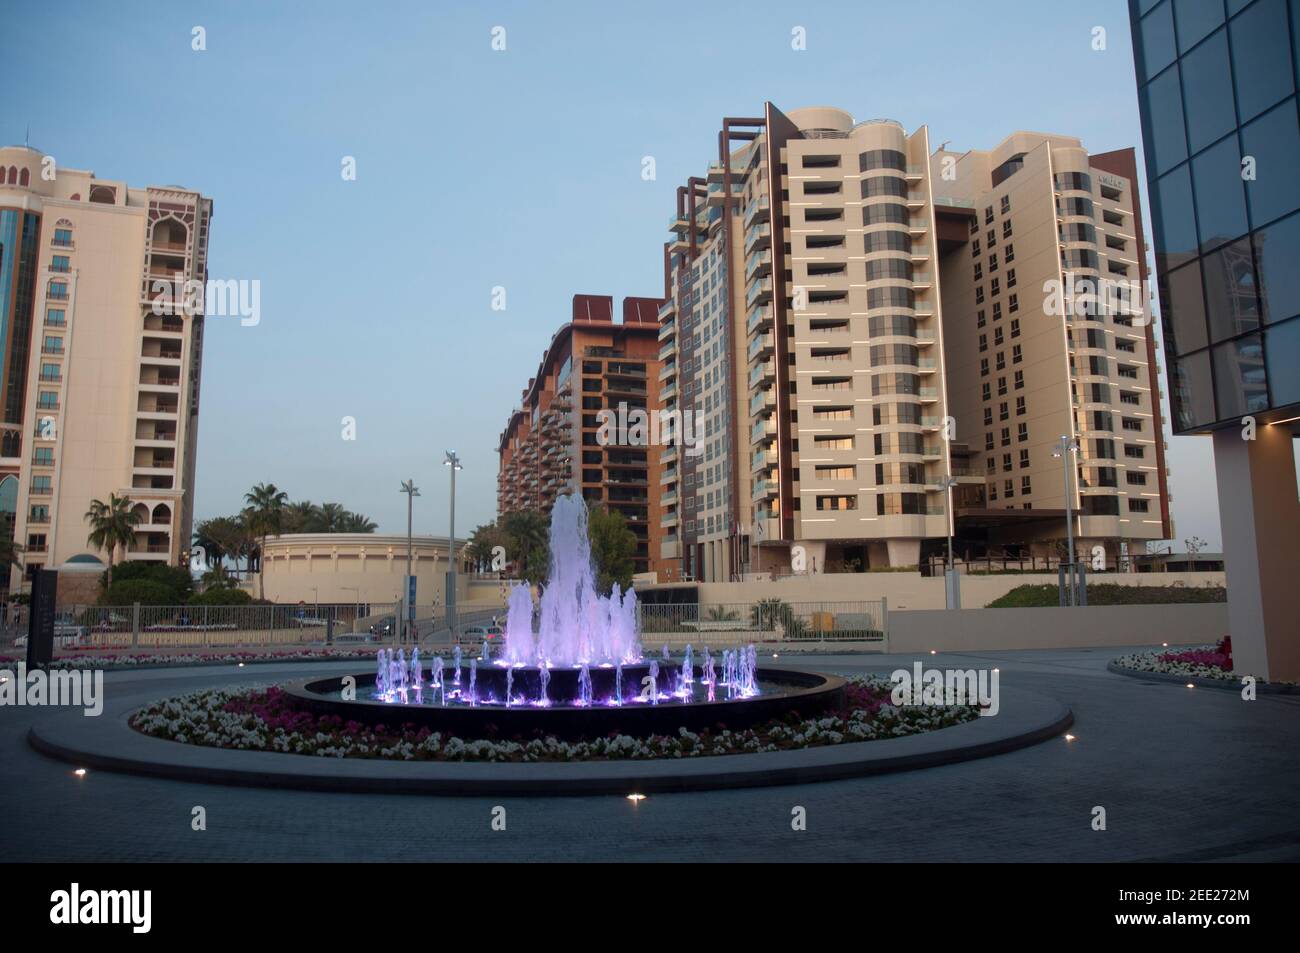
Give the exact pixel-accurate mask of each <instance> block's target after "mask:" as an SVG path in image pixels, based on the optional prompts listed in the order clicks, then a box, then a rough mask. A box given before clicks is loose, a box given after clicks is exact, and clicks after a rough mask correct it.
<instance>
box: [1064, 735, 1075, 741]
mask: <svg viewBox="0 0 1300 953" xmlns="http://www.w3.org/2000/svg"><path fill="white" fill-rule="evenodd" d="M1065 740H1066V741H1073V740H1074V735H1066V736H1065Z"/></svg>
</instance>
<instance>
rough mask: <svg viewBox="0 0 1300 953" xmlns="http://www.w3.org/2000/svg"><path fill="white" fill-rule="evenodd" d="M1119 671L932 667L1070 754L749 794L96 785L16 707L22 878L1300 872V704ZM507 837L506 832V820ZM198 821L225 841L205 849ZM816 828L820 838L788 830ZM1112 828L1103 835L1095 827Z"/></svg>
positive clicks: (2, 788)
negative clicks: (1033, 865) (395, 867)
mask: <svg viewBox="0 0 1300 953" xmlns="http://www.w3.org/2000/svg"><path fill="white" fill-rule="evenodd" d="M1119 654H1123V651H1117V650H1114V649H1105V650H1068V651H1056V652H1045V651H1037V652H983V653H975V654H967V655H957V654H953V655H938V656H926V657H925V658H924V661H925V663H926V664H927V665H929V666H935V667H940V668H981V667H993V666H996V667H998V668H999V669H1000V670H1001V687H1002V692H1003V695H1004V697H1006V696H1007V695H1009V694H1010V693H1014V692H1015V691H1016V690H1017V689H1024V690H1030V691H1034V692H1038V693H1041V694H1044V695H1048V696H1052V697H1055V698H1057V699H1058V700H1059V701H1061V702H1062V703H1064V704H1065V705H1067V706H1068V707H1069V708H1070V709H1072V711H1073V713H1074V717H1075V724H1074V727H1072V728H1071V729H1070V731H1071V733H1072V734H1073V735H1075V736H1076V740H1074V741H1072V742H1071V741H1066V740H1065V739H1064V738H1053V739H1050V740H1048V741H1046V742H1044V743H1042V744H1039V745H1036V746H1033V747H1030V748H1026V749H1023V750H1020V751H1016V752H1012V753H1010V754H1003V755H998V756H995V757H990V758H984V759H980V760H976V761H969V762H964V763H960V764H955V765H950V766H945V767H937V768H928V769H922V770H917V771H907V772H902V773H897V774H890V775H883V776H876V777H869V778H862V779H856V780H848V781H833V782H825V783H817V784H804V785H797V786H790V787H767V788H753V789H744V790H728V791H710V792H700V793H689V794H659V795H655V796H653V797H650V798H648V799H646V800H645V801H643V802H641V803H639V804H633V803H632V802H629V801H628V800H626V799H625V798H623V797H618V796H611V795H602V796H598V797H596V796H593V797H563V798H560V797H556V798H538V797H530V798H492V797H432V796H413V795H412V796H408V795H373V794H371V795H362V794H327V793H308V792H301V791H281V790H262V789H254V788H239V787H224V786H214V785H205V784H191V783H185V782H179V781H164V780H156V779H151V778H144V777H135V776H129V775H122V774H113V773H109V772H105V771H91V772H89V773H88V774H87V776H86V777H85V778H83V779H77V778H76V777H74V776H73V774H72V769H71V766H70V765H68V764H65V763H62V762H59V761H55V760H52V759H50V758H47V757H45V756H43V755H41V754H38V753H37V752H35V751H33V750H32V749H31V748H30V747H29V745H28V743H27V739H26V735H27V731H28V729H29V728H30V727H31V726H32V725H34V724H36V723H37V722H39V721H40V720H41V719H44V718H51V717H59V716H60V714H65V715H66V712H63V713H60V712H59V711H58V710H57V709H37V708H0V817H3V818H5V828H4V830H3V833H2V838H3V841H2V842H3V845H4V849H5V854H6V858H7V859H9V860H40V861H199V860H216V861H243V860H299V861H313V860H322V861H330V860H339V861H373V860H412V861H427V860H437V861H443V860H446V861H456V860H513V861H520V860H619V859H626V860H665V861H682V860H718V861H728V860H730V861H740V860H782V861H790V860H808V861H813V860H846V861H897V860H932V861H940V860H958V861H960V860H994V861H1061V860H1074V861H1126V860H1165V861H1179V860H1249V861H1263V860H1297V859H1300V818H1298V817H1297V816H1296V813H1295V810H1294V803H1295V792H1296V790H1297V786H1298V783H1300V758H1298V757H1297V750H1300V745H1298V743H1300V696H1295V695H1291V696H1284V695H1261V696H1260V697H1259V699H1258V700H1257V701H1253V702H1246V701H1243V700H1242V699H1241V698H1240V696H1239V695H1238V694H1237V693H1236V692H1233V691H1224V690H1215V689H1206V688H1196V689H1187V688H1185V687H1181V686H1178V685H1171V684H1155V683H1151V682H1143V681H1140V680H1137V679H1134V678H1130V677H1126V676H1122V675H1117V674H1114V673H1110V672H1107V671H1106V663H1107V662H1108V661H1109V660H1110V659H1111V658H1113V657H1114V656H1116V655H1119ZM914 660H915V657H913V656H882V655H836V656H816V657H799V656H786V655H783V656H782V658H781V660H780V662H777V663H769V664H783V663H786V662H788V663H790V664H791V665H792V666H795V667H805V668H814V669H817V670H821V671H829V672H834V673H837V674H842V675H851V674H859V673H865V672H879V673H883V674H887V673H888V672H890V671H892V670H893V669H895V668H898V667H903V666H909V665H910V664H911V663H912V661H914ZM356 668H357V663H355V662H353V663H338V664H335V663H328V664H315V665H307V664H297V665H258V666H250V667H247V668H243V669H240V668H236V667H233V666H231V667H209V668H191V669H170V670H169V669H156V670H147V671H135V672H114V673H109V674H107V676H106V679H105V682H106V689H107V692H108V694H109V697H110V699H111V697H112V695H113V694H114V693H115V692H130V693H132V694H135V693H137V692H140V691H145V690H153V689H156V692H157V696H158V697H164V696H167V695H171V694H179V693H182V692H186V691H192V690H195V689H198V688H203V687H209V686H214V685H234V684H266V683H270V682H279V681H284V680H288V679H290V678H293V677H301V676H303V675H307V674H312V673H325V672H331V671H335V672H337V671H342V670H355V669H356ZM498 804H500V805H502V806H504V807H505V809H506V820H507V824H506V830H505V831H494V830H493V829H492V825H491V820H492V808H493V807H494V806H496V805H498ZM196 805H202V806H203V807H204V808H205V809H206V812H207V830H206V831H201V832H196V831H194V830H192V829H191V812H192V809H193V808H194V807H195V806H196ZM795 806H801V807H803V808H805V809H806V811H807V830H806V831H802V832H796V831H793V830H792V829H791V823H790V819H791V811H792V808H794V807H795ZM1095 806H1101V807H1104V808H1105V809H1106V820H1107V829H1106V830H1105V831H1094V830H1093V829H1092V815H1093V808H1094V807H1095Z"/></svg>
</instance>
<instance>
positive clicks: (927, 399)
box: [918, 387, 939, 404]
mask: <svg viewBox="0 0 1300 953" xmlns="http://www.w3.org/2000/svg"><path fill="white" fill-rule="evenodd" d="M918 395H919V396H920V398H921V403H923V404H933V403H935V402H936V401H938V399H939V388H937V387H922V388H920V389H919V391H918Z"/></svg>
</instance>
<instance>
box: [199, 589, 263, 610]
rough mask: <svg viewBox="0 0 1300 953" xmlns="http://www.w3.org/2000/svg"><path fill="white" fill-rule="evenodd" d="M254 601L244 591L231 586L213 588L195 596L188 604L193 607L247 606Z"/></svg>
mask: <svg viewBox="0 0 1300 953" xmlns="http://www.w3.org/2000/svg"><path fill="white" fill-rule="evenodd" d="M252 601H253V597H252V596H250V595H249V594H248V593H247V592H245V591H244V590H243V589H235V588H233V587H231V586H213V587H212V588H210V589H205V590H204V591H203V592H201V593H199V594H198V595H196V596H193V597H192V598H191V599H190V601H189V603H188V604H189V605H192V606H246V605H249V604H251V603H252Z"/></svg>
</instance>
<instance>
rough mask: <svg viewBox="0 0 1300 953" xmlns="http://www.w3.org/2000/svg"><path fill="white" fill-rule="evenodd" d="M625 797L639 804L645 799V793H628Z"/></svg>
mask: <svg viewBox="0 0 1300 953" xmlns="http://www.w3.org/2000/svg"><path fill="white" fill-rule="evenodd" d="M627 799H628V800H629V801H631V802H632V803H633V804H640V803H641V802H642V801H644V800H645V795H644V794H629V795H628V796H627Z"/></svg>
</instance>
